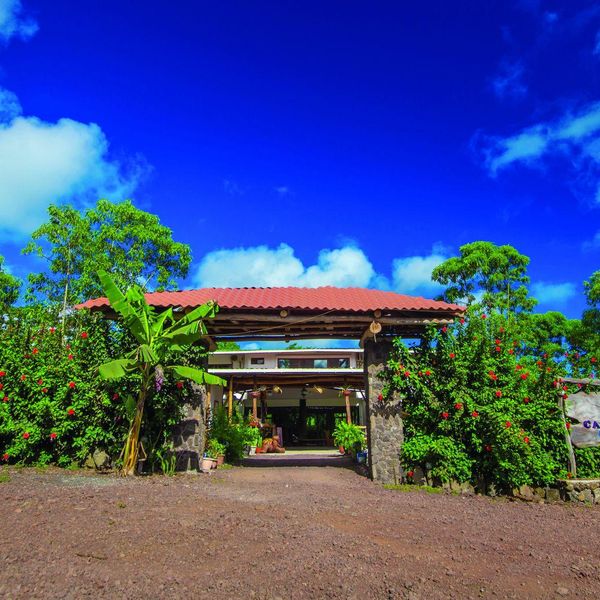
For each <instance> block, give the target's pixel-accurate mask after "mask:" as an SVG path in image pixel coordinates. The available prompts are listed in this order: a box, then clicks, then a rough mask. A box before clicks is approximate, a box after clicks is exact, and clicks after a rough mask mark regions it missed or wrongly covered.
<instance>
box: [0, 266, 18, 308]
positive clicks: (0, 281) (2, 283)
mask: <svg viewBox="0 0 600 600" xmlns="http://www.w3.org/2000/svg"><path fill="white" fill-rule="evenodd" d="M20 289H21V282H20V281H19V280H18V279H17V278H16V277H14V276H13V275H11V274H10V273H7V271H6V269H5V267H4V257H3V256H1V255H0V313H4V312H5V311H6V310H7V309H8V308H9V307H10V306H12V305H13V304H14V303H15V302H16V301H17V299H18V297H19V290H20Z"/></svg>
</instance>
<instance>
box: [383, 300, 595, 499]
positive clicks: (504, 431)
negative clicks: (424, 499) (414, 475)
mask: <svg viewBox="0 0 600 600" xmlns="http://www.w3.org/2000/svg"><path fill="white" fill-rule="evenodd" d="M524 329H525V325H524V323H521V322H517V323H515V322H514V321H513V320H511V319H507V318H506V317H504V316H503V315H500V314H498V313H493V314H491V315H487V314H485V313H483V312H481V310H480V309H478V308H474V309H471V310H470V311H469V318H467V319H466V320H465V319H463V320H462V321H461V322H459V323H457V324H455V325H453V326H450V327H444V328H442V329H441V330H436V329H431V330H430V331H429V332H428V335H427V337H426V338H425V339H424V340H423V342H422V344H421V345H420V346H416V347H412V348H408V347H407V346H406V345H405V344H404V343H403V342H402V341H401V340H396V342H395V350H394V355H393V357H392V359H391V360H390V362H389V365H388V369H387V371H386V380H387V386H386V389H385V394H384V395H385V396H389V395H390V394H392V393H399V394H400V396H401V397H402V399H403V409H404V411H405V413H406V414H405V418H404V427H405V443H404V445H403V447H402V460H403V463H404V465H405V466H406V467H407V468H414V467H417V466H418V467H421V468H422V469H423V470H425V471H429V472H430V474H431V476H432V477H434V478H435V479H438V480H440V481H449V480H451V479H455V480H458V481H461V482H462V481H471V482H472V483H473V484H475V485H479V486H480V487H485V486H486V485H489V484H491V483H493V484H494V485H495V486H496V487H497V488H498V489H503V490H510V489H512V488H514V487H517V486H519V485H523V484H537V485H542V484H548V483H551V482H553V481H554V480H555V479H556V478H557V477H564V476H566V467H567V451H566V443H565V424H564V422H563V418H562V415H561V412H560V410H559V408H558V392H559V391H561V390H559V384H558V380H559V378H560V377H561V375H564V373H565V370H566V369H567V368H570V370H571V371H572V372H576V373H578V374H590V373H591V372H592V369H593V365H594V363H593V362H592V357H591V356H590V355H581V354H577V356H575V354H574V355H573V356H570V355H569V353H568V351H567V355H568V357H565V356H564V353H565V351H566V348H564V347H561V346H559V345H556V346H555V347H554V352H553V353H552V354H550V353H548V352H547V351H546V350H545V349H543V348H542V349H536V348H533V347H531V346H530V345H529V344H528V343H527V342H526V340H524V339H522V337H521V334H522V333H523V330H524ZM567 359H568V360H570V361H573V362H572V363H571V364H570V365H569V364H568V363H567V362H566V360H567ZM565 387H566V386H565ZM561 389H562V388H561ZM562 391H563V392H564V393H569V391H570V390H568V389H565V390H562ZM581 454H582V453H578V455H581ZM583 454H585V455H588V454H589V455H591V454H593V456H594V457H595V458H594V459H590V458H589V457H588V461H587V466H586V465H582V473H581V475H584V476H585V475H597V474H598V473H600V468H599V467H600V460H599V459H600V449H594V451H593V452H592V453H589V452H587V453H583Z"/></svg>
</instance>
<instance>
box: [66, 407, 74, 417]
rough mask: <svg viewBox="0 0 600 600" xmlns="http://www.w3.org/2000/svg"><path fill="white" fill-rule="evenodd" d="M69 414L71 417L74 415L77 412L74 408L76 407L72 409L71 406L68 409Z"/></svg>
mask: <svg viewBox="0 0 600 600" xmlns="http://www.w3.org/2000/svg"><path fill="white" fill-rule="evenodd" d="M67 414H68V415H69V416H70V417H72V416H73V415H74V414H75V410H74V409H72V408H70V409H69V410H68V411H67Z"/></svg>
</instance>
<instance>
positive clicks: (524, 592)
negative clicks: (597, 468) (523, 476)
mask: <svg viewBox="0 0 600 600" xmlns="http://www.w3.org/2000/svg"><path fill="white" fill-rule="evenodd" d="M1 473H4V474H6V473H8V475H9V478H10V479H9V481H5V482H3V483H0V517H1V518H0V565H1V568H0V597H1V598H82V597H96V598H98V597H100V598H181V597H185V598H189V599H193V598H194V599H195V598H211V599H213V600H214V599H221V598H224V599H230V598H243V599H246V598H262V599H275V598H282V599H284V598H285V599H287V598H291V599H293V598H302V599H304V598H306V599H309V598H310V599H313V598H340V599H341V598H343V599H349V598H356V599H359V598H360V599H366V598H375V599H378V598H555V597H556V598H560V597H562V596H569V597H572V598H598V597H600V534H599V531H600V510H599V509H600V507H594V508H586V507H573V506H567V505H561V504H556V505H551V504H528V503H523V502H510V501H508V500H505V499H490V498H483V497H477V496H474V497H471V496H453V495H445V494H427V493H425V492H399V491H392V490H386V489H383V488H382V487H380V486H378V485H376V484H374V483H372V482H370V481H369V480H367V479H365V478H364V477H361V476H360V475H357V474H356V473H355V472H354V471H352V470H350V469H344V468H334V467H301V468H299V467H275V468H273V467H271V468H260V467H259V468H256V467H255V468H242V467H240V468H233V469H230V470H222V471H218V472H216V473H215V474H214V475H180V476H177V477H173V478H167V477H158V476H155V477H146V478H141V477H134V478H128V479H126V480H125V479H120V478H117V477H115V476H112V475H96V474H92V475H90V474H88V473H85V472H69V471H62V470H58V469H48V470H45V471H39V470H36V469H19V470H17V469H10V470H7V469H4V470H3V471H1Z"/></svg>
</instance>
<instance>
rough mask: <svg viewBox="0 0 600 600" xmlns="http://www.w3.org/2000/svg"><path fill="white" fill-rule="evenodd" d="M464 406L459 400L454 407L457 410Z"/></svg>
mask: <svg viewBox="0 0 600 600" xmlns="http://www.w3.org/2000/svg"><path fill="white" fill-rule="evenodd" d="M462 407H463V405H462V403H460V402H457V403H456V404H455V405H454V408H455V409H456V410H460V409H461V408H462Z"/></svg>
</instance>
